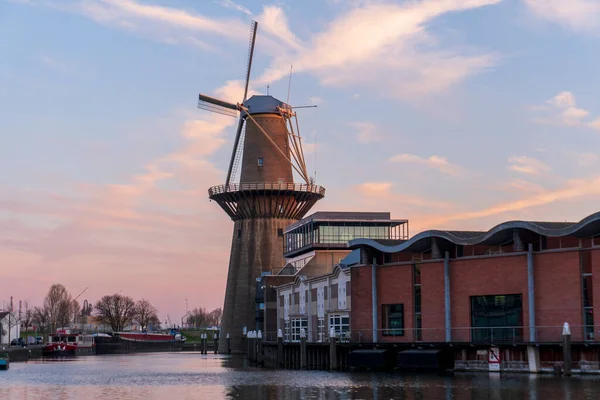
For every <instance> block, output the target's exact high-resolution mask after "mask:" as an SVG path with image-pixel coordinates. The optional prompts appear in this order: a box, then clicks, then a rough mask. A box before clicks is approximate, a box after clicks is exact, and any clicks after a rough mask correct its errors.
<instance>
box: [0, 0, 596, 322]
mask: <svg viewBox="0 0 600 400" xmlns="http://www.w3.org/2000/svg"><path fill="white" fill-rule="evenodd" d="M568 3H569V6H568V7H566V6H565V2H564V1H562V0H519V1H513V2H509V1H507V0H504V1H502V0H427V1H425V0H423V1H391V0H389V1H387V0H373V1H369V0H365V1H349V2H342V1H325V0H324V1H323V2H322V3H321V5H320V7H321V9H320V10H319V14H316V12H317V7H316V6H315V3H314V2H313V3H311V5H308V4H306V5H305V4H304V3H303V2H296V1H280V2H271V3H269V2H267V3H264V2H260V1H238V2H236V1H229V0H227V1H206V2H192V1H190V0H171V1H165V0H153V1H150V0H147V1H142V0H136V1H134V0H85V1H84V0H61V1H59V0H2V1H1V2H0V59H1V60H2V63H0V109H1V110H3V113H2V118H0V135H1V138H2V146H1V147H0V167H1V168H2V171H3V174H0V276H1V277H2V281H3V284H4V285H3V289H2V292H0V293H1V294H2V295H1V296H0V300H2V301H7V300H8V299H9V297H10V296H11V295H12V296H14V297H15V299H16V300H19V299H20V300H27V301H28V302H29V303H30V304H34V305H35V304H39V303H41V300H42V298H43V296H44V294H45V292H46V290H47V289H48V287H49V286H50V285H51V284H52V283H54V282H60V283H63V284H65V285H66V286H67V288H68V289H69V290H70V291H71V292H73V293H74V294H77V293H79V292H80V291H82V290H83V289H85V288H86V287H88V290H87V292H86V293H85V294H84V295H83V296H82V298H86V299H88V300H90V301H95V300H97V299H98V298H99V297H100V296H102V295H104V294H109V293H115V292H119V291H121V290H122V293H124V294H128V295H131V296H132V297H134V298H136V299H139V298H142V297H144V298H146V299H149V300H150V301H152V302H153V303H155V305H156V306H157V307H158V309H159V311H160V313H161V317H164V316H166V315H167V314H168V315H169V316H170V317H171V319H172V320H174V321H179V320H180V318H181V315H182V314H183V313H184V311H185V299H186V298H187V299H188V304H189V308H193V307H198V306H203V307H206V308H215V307H219V306H221V305H222V302H223V294H224V290H225V277H226V274H227V265H228V262H229V254H228V253H229V248H230V243H231V230H232V223H231V221H229V219H228V218H227V217H226V215H225V213H224V212H222V210H221V209H220V208H219V207H218V206H217V205H216V204H214V203H211V202H209V201H208V196H207V189H208V188H209V187H210V186H214V185H218V184H221V183H224V180H225V175H226V169H227V166H228V161H229V156H230V154H231V146H232V138H233V135H234V129H235V128H234V125H235V123H236V121H235V120H234V119H232V118H228V117H224V116H220V115H213V114H210V113H207V112H205V111H201V110H198V109H196V99H197V94H198V92H203V93H207V94H212V95H214V96H218V97H221V98H223V99H225V100H228V101H240V100H241V97H242V90H243V78H244V69H245V63H246V58H247V45H248V35H249V22H250V20H251V19H256V20H257V21H258V22H259V29H258V36H257V40H258V42H257V48H256V51H257V52H256V55H255V63H254V70H253V73H252V84H251V91H252V93H265V91H266V87H267V85H269V86H270V93H271V94H273V95H275V96H276V97H279V98H280V99H283V100H285V99H286V98H287V95H288V83H289V82H288V77H289V74H290V67H291V65H293V79H292V82H291V92H290V102H291V103H292V104H294V105H309V104H318V108H316V109H306V110H302V109H299V110H298V117H299V121H300V129H301V133H302V135H303V137H304V143H305V150H306V158H307V163H308V168H309V172H310V173H311V175H313V176H316V180H317V183H318V184H321V185H323V186H325V187H326V188H327V194H326V198H325V199H324V200H322V201H320V202H319V203H318V204H317V207H316V208H315V210H313V211H316V210H362V211H391V212H392V216H393V217H394V218H408V219H409V220H410V226H411V234H416V233H418V232H419V231H421V230H423V229H428V228H450V229H475V230H483V229H488V228H490V227H491V226H493V225H494V224H497V223H499V222H502V221H504V220H507V219H530V220H531V219H533V220H535V219H537V220H557V221H564V220H571V221H576V220H579V219H581V218H583V217H585V216H586V215H588V214H590V213H592V212H595V211H598V210H599V209H600V207H599V206H598V204H599V202H598V200H599V199H600V189H599V188H600V173H599V172H597V171H598V170H599V168H598V167H599V166H600V158H599V157H598V154H599V153H600V103H599V102H598V100H597V99H598V96H597V93H598V90H599V89H600V87H599V86H600V83H599V82H598V80H597V78H596V77H597V72H596V71H597V70H599V69H600V56H599V55H598V52H597V51H596V50H597V47H598V44H599V43H598V42H599V40H600V35H599V33H600V25H599V24H598V21H600V8H599V7H598V4H597V2H596V1H593V0H572V1H569V2H568ZM7 287H8V288H9V290H8V291H7V289H5V288H7Z"/></svg>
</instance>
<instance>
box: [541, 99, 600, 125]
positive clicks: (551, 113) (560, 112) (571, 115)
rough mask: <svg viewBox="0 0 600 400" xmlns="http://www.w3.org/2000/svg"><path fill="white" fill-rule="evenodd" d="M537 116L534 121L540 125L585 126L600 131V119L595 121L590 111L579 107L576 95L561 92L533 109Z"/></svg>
mask: <svg viewBox="0 0 600 400" xmlns="http://www.w3.org/2000/svg"><path fill="white" fill-rule="evenodd" d="M532 110H533V111H534V112H535V113H536V114H537V116H536V117H535V118H534V119H533V121H534V122H536V123H539V124H553V125H566V126H583V127H588V128H591V129H596V130H600V118H597V119H593V117H591V113H590V111H588V110H586V109H583V108H579V107H577V101H576V99H575V95H574V94H573V93H571V92H561V93H559V94H557V95H556V96H554V97H552V98H551V99H549V100H546V102H545V103H544V104H542V105H536V106H533V107H532Z"/></svg>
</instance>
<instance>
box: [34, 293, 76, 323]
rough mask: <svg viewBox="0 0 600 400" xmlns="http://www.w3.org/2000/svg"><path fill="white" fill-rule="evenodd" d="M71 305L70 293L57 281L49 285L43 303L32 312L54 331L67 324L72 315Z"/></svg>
mask: <svg viewBox="0 0 600 400" xmlns="http://www.w3.org/2000/svg"><path fill="white" fill-rule="evenodd" d="M73 307H74V301H73V300H72V298H71V295H70V294H69V292H67V289H66V288H65V287H64V286H63V285H61V284H58V283H57V284H54V285H52V286H50V290H48V294H47V295H46V298H45V299H44V305H43V306H42V308H41V309H39V312H36V313H34V314H36V317H38V319H39V320H40V321H44V322H45V323H46V326H47V327H48V328H49V329H50V331H54V330H55V329H57V328H59V327H62V326H67V325H69V323H70V322H71V317H72V316H73ZM36 310H37V309H36Z"/></svg>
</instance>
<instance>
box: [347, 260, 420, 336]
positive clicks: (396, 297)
mask: <svg viewBox="0 0 600 400" xmlns="http://www.w3.org/2000/svg"><path fill="white" fill-rule="evenodd" d="M369 273H370V268H369ZM369 281H370V279H369ZM352 284H353V285H354V278H353V279H352ZM377 294H378V296H377V300H378V303H379V304H378V307H377V313H378V319H377V320H378V323H379V327H378V328H379V329H381V328H382V327H383V321H382V320H381V318H382V315H381V310H382V307H381V306H382V305H383V304H404V336H396V337H394V336H383V335H382V333H381V332H380V333H379V340H380V341H382V342H394V341H396V342H406V341H412V340H413V332H412V328H413V285H412V265H411V264H408V265H395V266H387V267H378V268H377ZM368 295H369V296H371V295H372V294H371V289H370V288H369V294H368ZM354 304H356V303H354ZM353 311H354V310H353ZM369 315H370V313H369Z"/></svg>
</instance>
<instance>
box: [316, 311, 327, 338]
mask: <svg viewBox="0 0 600 400" xmlns="http://www.w3.org/2000/svg"><path fill="white" fill-rule="evenodd" d="M325 336H326V335H325V317H319V318H318V319H317V341H319V342H322V341H323V340H325Z"/></svg>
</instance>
